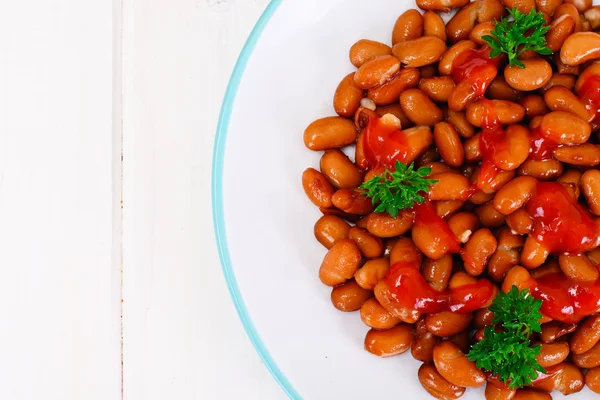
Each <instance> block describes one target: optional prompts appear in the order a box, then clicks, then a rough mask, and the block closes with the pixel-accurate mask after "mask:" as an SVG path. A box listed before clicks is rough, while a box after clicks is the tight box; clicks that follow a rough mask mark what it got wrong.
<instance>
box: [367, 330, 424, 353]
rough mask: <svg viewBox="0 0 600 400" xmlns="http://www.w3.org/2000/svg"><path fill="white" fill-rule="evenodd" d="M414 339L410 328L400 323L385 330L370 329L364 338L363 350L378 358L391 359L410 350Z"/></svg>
mask: <svg viewBox="0 0 600 400" xmlns="http://www.w3.org/2000/svg"><path fill="white" fill-rule="evenodd" d="M413 337H414V332H413V328H412V326H410V325H408V324H403V323H400V324H399V325H396V326H394V327H393V328H390V329H386V330H376V329H371V330H369V332H367V336H366V337H365V350H367V351H368V352H369V353H371V354H374V355H376V356H379V357H392V356H397V355H398V354H402V353H404V352H405V351H406V350H408V349H409V348H410V345H411V344H412V341H413Z"/></svg>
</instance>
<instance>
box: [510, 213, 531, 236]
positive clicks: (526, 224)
mask: <svg viewBox="0 0 600 400" xmlns="http://www.w3.org/2000/svg"><path fill="white" fill-rule="evenodd" d="M506 225H508V227H509V228H510V229H511V231H513V232H514V233H515V234H518V235H527V234H528V233H529V232H531V230H532V229H533V219H532V218H531V216H530V215H529V213H528V212H527V211H525V210H524V209H522V208H521V209H519V210H517V211H515V212H513V213H512V214H510V215H508V216H507V217H506Z"/></svg>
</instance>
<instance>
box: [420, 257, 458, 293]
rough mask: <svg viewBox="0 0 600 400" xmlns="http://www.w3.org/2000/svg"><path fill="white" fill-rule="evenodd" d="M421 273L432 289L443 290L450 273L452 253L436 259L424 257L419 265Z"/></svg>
mask: <svg viewBox="0 0 600 400" xmlns="http://www.w3.org/2000/svg"><path fill="white" fill-rule="evenodd" d="M421 275H423V278H425V280H426V281H427V282H428V283H429V285H430V286H431V287H432V288H433V289H434V290H436V291H438V292H443V291H444V290H446V288H447V287H448V281H449V280H450V276H451V275H452V255H451V254H446V255H445V256H443V257H442V258H440V259H437V260H432V259H430V258H426V259H425V261H424V262H423V266H422V267H421Z"/></svg>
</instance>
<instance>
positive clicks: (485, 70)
mask: <svg viewBox="0 0 600 400" xmlns="http://www.w3.org/2000/svg"><path fill="white" fill-rule="evenodd" d="M497 73H498V70H497V69H496V67H495V66H493V65H491V64H487V65H484V66H481V67H480V68H479V69H478V71H477V76H476V79H477V85H473V84H472V83H471V82H470V81H469V80H465V81H462V82H460V83H459V84H458V85H456V87H455V88H454V90H453V91H452V93H451V94H450V97H449V98H448V107H449V108H450V109H451V110H453V111H462V110H464V109H465V108H466V107H467V106H469V104H471V103H473V102H475V101H477V100H478V99H479V98H480V97H481V95H480V93H479V90H480V89H478V87H487V86H489V84H490V83H491V82H492V80H493V79H494V78H495V77H496V74H497ZM470 122H471V121H470Z"/></svg>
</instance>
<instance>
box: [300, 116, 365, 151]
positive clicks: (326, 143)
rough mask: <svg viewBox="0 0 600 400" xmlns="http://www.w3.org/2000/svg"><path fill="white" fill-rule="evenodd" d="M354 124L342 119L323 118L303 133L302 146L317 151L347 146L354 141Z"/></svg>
mask: <svg viewBox="0 0 600 400" xmlns="http://www.w3.org/2000/svg"><path fill="white" fill-rule="evenodd" d="M356 135H357V133H356V128H355V127H354V124H353V123H352V122H351V121H349V120H347V119H345V118H342V117H325V118H321V119H318V120H316V121H314V122H313V123H312V124H310V125H309V126H308V127H307V128H306V130H305V131H304V144H305V145H306V147H308V148H309V149H310V150H314V151H319V150H327V149H333V148H338V147H343V146H347V145H349V144H352V143H354V142H355V141H356Z"/></svg>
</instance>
